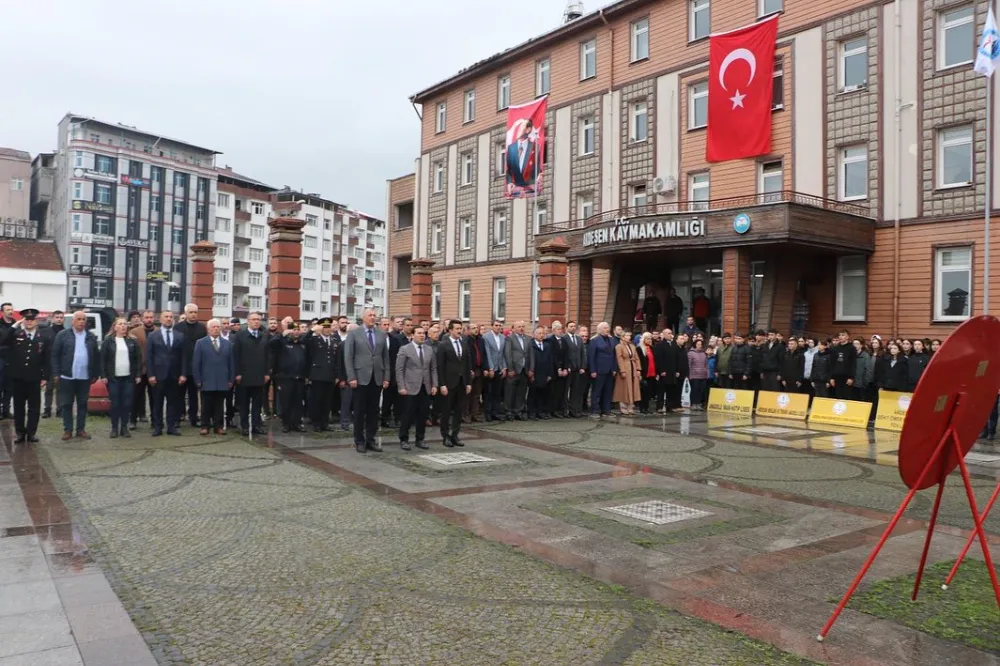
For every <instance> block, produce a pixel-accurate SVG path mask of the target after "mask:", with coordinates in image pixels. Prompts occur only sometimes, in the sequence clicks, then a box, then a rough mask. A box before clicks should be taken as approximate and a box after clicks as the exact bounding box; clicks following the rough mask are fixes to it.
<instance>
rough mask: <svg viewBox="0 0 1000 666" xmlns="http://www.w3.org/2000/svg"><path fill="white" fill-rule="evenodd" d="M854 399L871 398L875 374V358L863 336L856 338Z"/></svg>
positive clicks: (863, 399)
mask: <svg viewBox="0 0 1000 666" xmlns="http://www.w3.org/2000/svg"><path fill="white" fill-rule="evenodd" d="M853 344H854V351H855V352H856V356H855V359H854V386H853V387H852V388H853V389H854V399H855V400H861V401H865V400H868V399H869V396H870V388H871V385H872V380H873V377H874V376H875V359H874V358H872V355H871V353H869V351H868V346H867V345H865V341H864V340H863V339H862V338H854V343H853Z"/></svg>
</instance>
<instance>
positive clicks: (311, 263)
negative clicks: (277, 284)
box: [302, 257, 316, 271]
mask: <svg viewBox="0 0 1000 666" xmlns="http://www.w3.org/2000/svg"><path fill="white" fill-rule="evenodd" d="M302 268H304V269H306V270H310V271H311V270H314V269H315V268H316V260H315V259H314V258H312V257H302Z"/></svg>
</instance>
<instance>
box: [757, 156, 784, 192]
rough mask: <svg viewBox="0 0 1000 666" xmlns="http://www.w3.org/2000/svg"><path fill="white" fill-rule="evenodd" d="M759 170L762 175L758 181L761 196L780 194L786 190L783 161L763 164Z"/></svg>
mask: <svg viewBox="0 0 1000 666" xmlns="http://www.w3.org/2000/svg"><path fill="white" fill-rule="evenodd" d="M759 169H760V175H759V177H758V179H757V191H758V192H759V193H760V194H773V193H780V192H781V191H782V190H783V189H785V185H784V183H785V181H784V176H783V175H782V168H781V160H776V161H774V162H762V163H761V165H760V167H759Z"/></svg>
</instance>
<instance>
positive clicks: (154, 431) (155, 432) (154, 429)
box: [150, 428, 163, 437]
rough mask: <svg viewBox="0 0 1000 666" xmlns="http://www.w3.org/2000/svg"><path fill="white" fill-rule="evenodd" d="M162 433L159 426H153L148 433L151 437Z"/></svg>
mask: <svg viewBox="0 0 1000 666" xmlns="http://www.w3.org/2000/svg"><path fill="white" fill-rule="evenodd" d="M162 434H163V431H162V430H161V429H159V428H153V432H151V433H150V435H152V436H153V437H159V436H160V435H162Z"/></svg>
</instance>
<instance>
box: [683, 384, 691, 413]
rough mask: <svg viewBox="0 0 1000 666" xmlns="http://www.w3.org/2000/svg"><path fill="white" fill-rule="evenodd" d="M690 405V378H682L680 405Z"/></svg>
mask: <svg viewBox="0 0 1000 666" xmlns="http://www.w3.org/2000/svg"><path fill="white" fill-rule="evenodd" d="M690 406H691V380H689V379H688V378H687V377H685V378H684V386H683V387H681V407H690Z"/></svg>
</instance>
